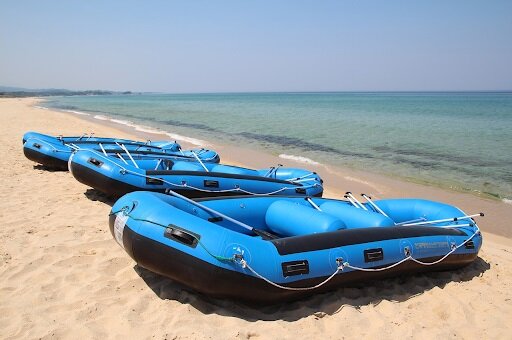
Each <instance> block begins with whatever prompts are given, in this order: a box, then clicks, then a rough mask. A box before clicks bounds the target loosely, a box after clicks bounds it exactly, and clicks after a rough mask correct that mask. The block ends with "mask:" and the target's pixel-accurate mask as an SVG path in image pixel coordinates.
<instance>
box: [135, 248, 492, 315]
mask: <svg viewBox="0 0 512 340" xmlns="http://www.w3.org/2000/svg"><path fill="white" fill-rule="evenodd" d="M489 269H490V264H489V263H487V262H486V261H484V260H483V259H482V258H480V257H478V258H477V259H476V260H475V261H473V262H472V263H471V264H470V265H468V266H467V267H464V268H461V269H458V270H455V271H445V272H431V273H423V274H416V275H413V276H404V277H397V278H393V279H386V280H379V281H370V282H366V283H365V284H364V285H363V284H361V285H360V286H357V287H344V288H340V289H338V290H335V291H332V292H329V293H323V294H318V295H314V296H311V297H308V298H304V299H302V300H299V301H294V302H288V303H282V304H279V305H274V306H264V307H261V306H254V305H247V304H244V303H241V302H238V301H234V300H229V299H225V300H223V299H215V298H210V297H208V296H204V295H201V294H198V293H194V292H190V291H187V290H186V288H185V287H184V286H182V285H180V284H179V283H176V282H174V281H172V280H170V279H167V278H165V277H162V276H160V275H157V274H154V273H153V272H150V271H149V270H146V269H144V268H142V267H139V266H137V265H135V266H134V270H135V271H136V272H137V274H138V275H139V276H140V277H141V278H142V279H143V280H144V281H145V282H146V284H147V285H148V286H149V288H151V289H152V290H153V292H154V293H155V294H156V295H157V296H158V297H159V298H161V299H163V300H175V301H178V302H181V303H188V304H190V305H191V306H193V307H194V308H196V309H197V310H199V311H201V312H202V313H204V314H218V315H222V316H230V317H236V318H242V319H245V320H247V321H249V322H255V321H258V320H265V321H273V320H284V321H296V320H299V319H302V318H305V317H308V316H311V315H315V317H317V318H322V317H323V316H325V315H333V314H336V313H338V312H339V311H341V310H342V309H343V308H344V307H353V308H355V309H357V310H359V309H360V308H361V307H363V306H367V305H377V304H379V303H380V302H382V301H392V302H403V301H407V300H408V299H410V298H412V297H414V296H417V295H420V294H422V293H424V292H426V291H428V290H431V289H432V288H434V287H439V288H444V287H445V286H446V285H447V284H448V283H450V282H465V281H470V280H472V279H473V278H474V277H478V276H480V275H482V274H483V273H484V272H485V271H487V270H489Z"/></svg>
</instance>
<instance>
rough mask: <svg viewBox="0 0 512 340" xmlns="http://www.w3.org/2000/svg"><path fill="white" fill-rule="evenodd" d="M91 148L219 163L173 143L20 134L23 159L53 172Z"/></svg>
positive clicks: (212, 156) (200, 151) (216, 158)
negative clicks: (83, 150) (51, 169)
mask: <svg viewBox="0 0 512 340" xmlns="http://www.w3.org/2000/svg"><path fill="white" fill-rule="evenodd" d="M81 148H84V149H93V150H99V151H102V152H106V153H112V154H117V153H121V154H125V153H126V150H128V151H130V152H132V153H139V154H146V155H148V154H157V155H160V154H164V155H179V156H182V157H187V158H195V156H194V155H193V153H195V155H196V156H198V157H199V158H200V159H201V160H202V161H203V162H214V163H218V162H219V161H220V157H219V155H218V154H217V153H216V152H215V151H212V150H206V149H194V150H185V151H184V150H181V146H180V145H179V144H178V143H176V142H168V141H156V142H155V141H153V142H152V141H147V142H138V141H133V140H129V139H118V138H103V137H93V136H91V135H83V136H79V137H62V136H58V137H54V136H49V135H45V134H41V133H38V132H27V133H25V134H24V135H23V152H24V154H25V156H26V157H27V158H28V159H30V160H32V161H34V162H37V163H40V164H42V165H45V166H47V167H50V168H53V169H56V170H67V169H68V161H69V157H70V155H71V153H73V151H75V150H78V149H81Z"/></svg>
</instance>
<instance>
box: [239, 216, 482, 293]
mask: <svg viewBox="0 0 512 340" xmlns="http://www.w3.org/2000/svg"><path fill="white" fill-rule="evenodd" d="M464 226H465V225H464ZM475 227H476V231H475V232H474V233H473V235H471V236H470V237H469V238H468V239H467V240H465V241H464V242H462V243H461V244H459V245H458V246H456V247H453V248H452V250H450V251H449V252H448V253H447V254H446V255H444V256H443V257H441V258H440V259H438V260H436V261H434V262H423V261H420V260H417V259H415V258H414V257H412V255H409V256H407V257H405V258H404V259H402V260H400V261H398V262H396V263H393V264H391V265H389V266H387V267H381V268H362V267H357V266H352V265H351V264H350V263H348V262H343V263H338V265H337V268H336V271H335V272H334V273H332V274H331V275H330V276H329V277H328V278H326V279H325V280H324V281H322V282H320V283H319V284H317V285H315V286H312V287H287V286H282V285H280V284H278V283H275V282H273V281H271V280H269V279H267V278H266V277H264V276H263V275H261V274H260V273H258V272H257V271H256V270H254V269H253V268H252V267H251V266H250V265H249V264H248V263H247V261H245V260H244V259H243V258H242V259H240V262H236V263H239V264H240V265H241V266H242V268H247V269H249V270H250V271H251V272H252V273H253V274H254V275H256V276H257V277H259V278H260V279H262V280H263V281H265V282H267V283H269V284H270V285H272V286H274V287H277V288H281V289H284V290H295V291H304V290H312V289H316V288H320V287H321V286H323V285H324V284H326V283H327V282H329V281H330V280H332V278H334V277H335V276H336V275H337V274H338V273H339V272H340V271H343V269H344V268H350V269H352V270H358V271H363V272H381V271H385V270H389V269H391V268H394V267H396V266H399V265H401V264H402V263H404V262H407V261H413V262H416V263H418V264H420V265H423V266H433V265H435V264H438V263H440V262H442V261H444V260H445V259H446V258H447V257H448V256H450V255H451V254H453V253H454V252H455V251H456V250H457V249H459V248H460V247H462V246H463V245H465V244H466V243H468V242H469V241H470V240H472V239H473V238H474V237H475V236H476V235H478V234H479V233H480V229H479V228H478V226H476V225H475Z"/></svg>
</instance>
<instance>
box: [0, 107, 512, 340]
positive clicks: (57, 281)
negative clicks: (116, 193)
mask: <svg viewBox="0 0 512 340" xmlns="http://www.w3.org/2000/svg"><path fill="white" fill-rule="evenodd" d="M35 103H36V100H34V99H0V113H1V118H2V128H1V129H2V130H1V134H0V136H1V141H0V145H1V148H2V153H1V160H0V161H1V167H0V171H1V173H0V178H1V184H2V185H1V188H2V190H1V192H0V195H1V197H0V202H1V203H0V204H1V210H0V217H1V219H2V226H1V229H0V338H3V339H13V338H23V339H32V338H73V339H76V338H97V339H105V338H122V339H131V338H133V339H140V338H156V339H164V338H167V339H173V338H180V339H181V338H193V339H195V338H206V339H210V338H212V339H237V338H247V339H248V338H261V339H263V338H268V339H297V338H305V339H306V338H307V339H309V338H325V339H327V338H374V339H381V338H400V339H403V338H413V337H419V338H427V337H428V338H446V337H448V338H484V339H495V338H503V339H507V338H508V339H510V338H511V337H512V335H511V334H512V332H511V331H512V322H511V320H512V300H511V299H512V241H511V240H510V239H509V238H505V237H500V236H495V235H493V234H491V232H494V233H498V234H501V235H506V236H509V237H510V236H511V235H510V230H509V228H510V221H511V210H512V206H510V205H506V204H503V203H500V202H496V201H491V200H484V199H480V198H477V197H474V196H470V195H465V194H460V193H453V192H449V191H444V190H439V189H435V188H429V187H424V186H421V185H416V184H411V183H404V182H400V181H397V180H394V179H389V178H384V177H381V176H376V175H370V174H364V173H360V172H355V171H349V170H344V171H343V172H342V173H340V171H339V170H333V169H325V168H322V169H319V171H322V174H323V173H326V174H325V175H324V178H326V182H327V179H328V180H331V181H332V184H331V185H330V186H329V187H328V188H327V190H326V195H325V196H327V197H332V196H334V195H335V194H339V193H342V192H344V191H345V190H347V189H352V190H353V191H354V192H361V191H366V192H368V193H371V194H373V195H374V196H376V197H384V196H388V197H393V196H394V197H401V196H418V197H428V198H434V199H441V200H444V201H446V202H449V203H454V204H457V205H458V206H460V207H461V208H463V209H465V210H466V212H475V211H480V210H484V211H485V212H486V213H487V217H486V218H485V219H484V220H480V221H479V222H480V225H481V227H482V229H483V230H484V231H486V232H485V233H484V246H483V248H482V250H481V252H480V257H479V258H478V259H477V260H476V261H475V262H474V263H473V264H471V265H470V266H468V267H466V268H464V269H462V270H459V271H457V272H454V273H431V274H425V275H417V276H414V277H408V278H396V279H391V280H385V281H382V282H377V283H371V284H368V285H367V286H366V287H364V288H344V289H339V290H338V291H335V292H332V293H327V294H321V295H317V296H314V297H312V298H308V299H305V300H302V301H298V302H294V303H288V304H282V305H280V306H273V307H266V308H251V307H247V306H245V305H243V304H239V303H237V302H234V301H222V300H212V299H208V298H207V297H203V296H199V295H197V294H194V293H189V292H186V291H184V290H183V289H182V287H180V286H179V285H177V284H175V283H173V282H170V281H169V280H166V279H163V278H161V277H158V276H156V275H154V274H152V273H151V272H148V271H146V270H144V269H142V268H139V267H137V266H136V265H135V263H134V262H133V261H132V260H131V259H130V258H129V257H128V255H127V254H125V252H124V251H123V250H122V249H121V248H120V247H119V246H118V245H117V244H116V243H115V242H114V241H113V240H112V237H111V235H110V232H109V231H108V226H107V215H108V213H109V209H110V204H112V202H111V201H109V200H108V199H107V198H106V197H104V196H101V195H99V194H98V193H97V192H95V191H94V190H91V189H88V188H87V187H85V186H84V185H82V184H80V183H78V182H77V181H75V180H74V179H73V178H72V177H71V176H70V175H69V174H68V173H66V172H51V171H47V170H44V169H42V168H41V167H40V166H38V165H36V164H34V163H32V162H31V161H29V160H27V159H26V158H25V157H24V156H23V152H22V145H21V136H22V135H23V133H24V132H25V131H28V130H36V131H40V132H43V133H50V134H64V135H74V134H81V133H83V132H89V131H94V132H95V133H96V134H97V135H103V136H118V137H128V138H130V137H131V138H134V137H135V136H133V135H130V133H129V132H128V131H126V130H119V129H116V128H114V127H112V126H109V125H105V124H101V125H100V124H97V123H94V122H92V121H86V120H83V119H81V118H79V117H75V116H73V115H70V114H66V113H60V112H53V111H49V110H42V109H38V108H33V107H32V105H34V104H35ZM139 139H140V138H139ZM155 139H156V138H155ZM215 147H216V148H217V149H219V151H220V152H221V155H226V154H229V155H230V157H231V158H233V159H235V158H237V157H238V156H237V155H238V154H237V152H238V153H241V151H240V150H239V149H234V148H232V147H227V146H217V145H215ZM256 155H257V157H254V153H253V157H252V158H251V159H248V157H247V155H246V156H245V157H246V158H245V159H244V158H243V157H241V158H240V159H241V160H243V161H242V163H243V164H248V165H251V166H255V165H262V164H260V163H264V162H268V161H272V162H275V161H276V158H275V157H274V156H268V155H263V154H259V153H256ZM223 158H224V160H226V158H225V157H223ZM280 162H281V163H285V162H284V161H283V160H280ZM286 163H287V164H288V165H293V164H291V163H290V162H286ZM273 164H275V163H273ZM263 165H269V164H268V163H266V164H263ZM331 172H334V173H331ZM338 196H339V195H338Z"/></svg>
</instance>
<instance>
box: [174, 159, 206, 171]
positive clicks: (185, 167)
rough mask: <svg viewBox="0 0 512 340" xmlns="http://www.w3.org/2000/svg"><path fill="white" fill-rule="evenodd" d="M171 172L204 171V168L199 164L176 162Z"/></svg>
mask: <svg viewBox="0 0 512 340" xmlns="http://www.w3.org/2000/svg"><path fill="white" fill-rule="evenodd" d="M171 170H173V171H204V168H203V167H202V166H200V165H199V164H197V163H193V162H186V161H181V162H174V165H173V166H172V168H171Z"/></svg>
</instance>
